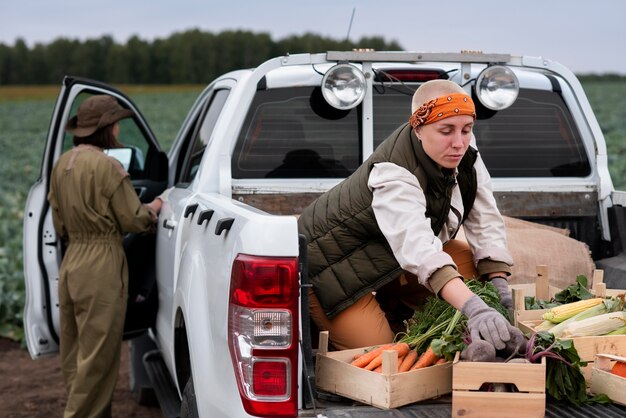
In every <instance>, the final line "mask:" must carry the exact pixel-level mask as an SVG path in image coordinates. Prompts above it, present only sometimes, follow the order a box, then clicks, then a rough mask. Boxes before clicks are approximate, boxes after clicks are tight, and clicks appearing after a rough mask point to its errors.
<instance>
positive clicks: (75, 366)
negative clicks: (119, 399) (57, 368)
mask: <svg viewBox="0 0 626 418" xmlns="http://www.w3.org/2000/svg"><path fill="white" fill-rule="evenodd" d="M70 248H71V249H70V250H68V252H67V254H66V255H65V258H64V259H63V264H62V265H61V271H60V274H59V305H60V306H59V308H60V316H61V317H60V319H61V333H60V334H61V335H60V337H61V347H60V349H61V350H60V351H61V367H62V372H63V379H64V381H65V388H66V390H67V393H68V399H67V404H66V407H65V413H64V415H63V417H64V418H75V417H76V418H78V417H80V418H108V417H110V416H111V398H112V396H113V390H114V389H115V383H116V381H117V372H118V370H119V366H120V355H121V345H122V333H123V328H124V317H125V314H126V299H127V297H128V293H127V290H126V289H127V288H128V270H127V267H126V259H125V255H124V249H123V248H122V246H121V245H120V244H119V243H115V244H112V245H108V244H107V243H102V245H93V244H75V245H74V246H70Z"/></svg>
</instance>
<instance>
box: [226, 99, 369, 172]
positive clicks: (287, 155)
mask: <svg viewBox="0 0 626 418" xmlns="http://www.w3.org/2000/svg"><path fill="white" fill-rule="evenodd" d="M359 131H360V129H359V111H358V110H357V109H351V110H349V111H338V110H336V109H333V108H331V107H330V106H329V105H328V104H326V102H325V101H324V99H323V97H322V94H321V92H320V89H319V87H315V88H314V87H298V88H284V89H274V90H260V91H258V92H257V94H256V96H255V98H254V101H253V103H252V105H251V107H250V111H249V112H248V115H247V116H246V121H245V124H244V128H243V129H242V131H241V134H240V135H239V139H238V140H237V144H236V146H235V151H234V153H233V160H232V175H233V178H237V179H241V178H247V179H257V178H311V177H316V178H343V177H346V176H348V175H350V173H352V172H353V171H354V170H356V168H357V167H358V166H359V164H360V155H361V149H360V139H359V138H360V134H359Z"/></svg>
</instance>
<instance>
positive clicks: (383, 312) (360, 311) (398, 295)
mask: <svg viewBox="0 0 626 418" xmlns="http://www.w3.org/2000/svg"><path fill="white" fill-rule="evenodd" d="M443 250H444V251H445V252H446V253H448V254H450V256H451V257H452V259H453V260H454V262H455V263H456V265H457V267H458V269H459V273H460V274H461V275H462V276H463V277H464V278H466V279H470V278H472V277H477V276H478V273H477V271H476V268H475V267H474V262H473V257H472V251H471V250H470V248H469V245H468V244H467V243H466V242H464V241H459V240H451V241H448V242H447V243H446V244H445V245H444V247H443ZM430 294H431V293H430V292H429V291H428V290H427V289H426V288H425V287H424V286H422V285H420V284H419V283H417V277H415V276H414V275H411V274H406V273H405V274H403V275H401V276H400V277H399V278H398V279H396V280H394V281H393V282H391V283H389V284H388V285H386V286H384V287H382V288H381V289H379V290H378V291H377V292H376V295H374V294H373V293H371V294H368V295H365V296H363V297H362V298H361V299H359V300H357V301H356V302H355V303H354V304H353V305H351V306H350V307H348V308H346V309H344V310H343V311H341V312H340V313H339V314H337V315H336V316H335V317H334V318H332V319H328V317H327V316H326V314H325V313H324V310H323V309H322V307H321V306H320V304H319V300H318V299H317V297H316V296H315V293H314V292H313V291H312V290H309V311H310V313H311V318H312V319H313V321H314V322H315V324H316V325H317V327H318V328H319V329H320V331H329V339H330V343H331V344H332V345H333V346H334V347H335V348H336V349H338V350H347V349H351V348H358V347H368V346H371V345H377V344H385V343H389V342H391V341H393V338H394V335H395V333H396V332H398V331H399V329H395V330H394V329H392V324H393V323H394V322H397V323H399V324H401V323H402V320H403V319H407V315H408V317H410V316H411V315H412V312H413V310H414V309H415V308H416V307H417V306H419V305H421V304H422V302H423V301H424V299H425V298H426V297H427V296H428V295H430ZM403 315H404V316H403ZM390 323H392V324H390Z"/></svg>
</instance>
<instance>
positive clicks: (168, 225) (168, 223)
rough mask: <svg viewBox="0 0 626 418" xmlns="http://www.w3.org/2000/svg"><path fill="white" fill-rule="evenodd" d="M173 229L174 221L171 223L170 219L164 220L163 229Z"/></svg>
mask: <svg viewBox="0 0 626 418" xmlns="http://www.w3.org/2000/svg"><path fill="white" fill-rule="evenodd" d="M175 227H176V221H172V220H171V219H166V220H164V221H163V228H165V229H174V228H175Z"/></svg>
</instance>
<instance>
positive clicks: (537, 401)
mask: <svg viewBox="0 0 626 418" xmlns="http://www.w3.org/2000/svg"><path fill="white" fill-rule="evenodd" d="M484 383H513V384H515V386H516V387H517V389H518V390H519V392H480V391H478V390H479V389H480V387H481V386H482V385H483V384H484ZM545 409H546V360H545V358H542V360H541V363H540V364H531V363H526V364H522V363H485V362H470V361H459V353H457V355H456V358H455V359H454V363H453V372H452V416H453V417H464V418H466V417H467V418H471V417H476V418H490V417H493V418H501V417H524V418H527V417H528V418H529V417H543V416H544V415H545Z"/></svg>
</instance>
